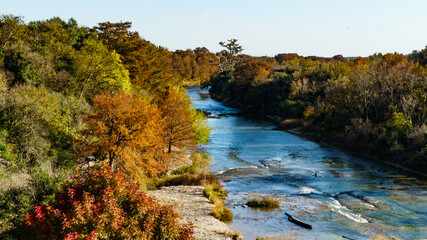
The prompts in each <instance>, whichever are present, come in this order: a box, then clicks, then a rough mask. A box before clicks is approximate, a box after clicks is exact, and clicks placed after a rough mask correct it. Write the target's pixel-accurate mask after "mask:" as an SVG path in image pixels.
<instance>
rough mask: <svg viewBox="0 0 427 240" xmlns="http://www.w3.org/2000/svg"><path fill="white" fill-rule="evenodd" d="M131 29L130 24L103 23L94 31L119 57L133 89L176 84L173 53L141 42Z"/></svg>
mask: <svg viewBox="0 0 427 240" xmlns="http://www.w3.org/2000/svg"><path fill="white" fill-rule="evenodd" d="M131 26H132V23H131V22H124V23H123V22H120V23H110V22H104V23H99V25H98V27H95V28H94V29H93V31H95V32H96V33H97V34H98V36H99V39H101V40H102V41H103V43H104V44H105V45H106V46H107V47H108V49H109V50H114V51H116V52H117V53H118V54H120V56H121V60H122V62H123V64H124V65H125V67H126V69H127V70H129V76H130V80H131V82H132V84H133V85H134V86H137V87H141V88H145V89H151V90H154V91H161V90H162V89H163V88H164V87H165V86H166V85H168V83H170V82H172V81H174V79H173V76H172V70H171V65H172V64H171V60H172V58H171V55H172V53H171V52H169V51H167V49H165V48H162V47H157V46H155V45H154V44H152V43H151V42H149V41H146V40H144V39H142V38H141V37H140V36H139V34H138V33H137V32H131V31H129V29H130V27H131Z"/></svg>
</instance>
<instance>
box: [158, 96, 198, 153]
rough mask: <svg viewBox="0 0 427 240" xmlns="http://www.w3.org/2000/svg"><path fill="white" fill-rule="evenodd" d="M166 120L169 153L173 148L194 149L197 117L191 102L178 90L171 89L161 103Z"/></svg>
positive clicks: (165, 137) (166, 138) (165, 138)
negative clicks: (193, 112)
mask: <svg viewBox="0 0 427 240" xmlns="http://www.w3.org/2000/svg"><path fill="white" fill-rule="evenodd" d="M160 109H161V110H162V115H163V118H164V120H165V135H164V140H165V143H166V146H167V149H168V150H167V152H168V153H171V152H172V148H173V147H176V148H185V147H186V148H192V147H194V146H195V142H196V135H195V131H194V128H193V123H194V121H195V116H194V114H192V112H191V101H190V99H189V98H188V97H187V96H185V95H184V94H183V93H182V92H180V91H179V89H178V88H169V89H168V90H167V91H166V96H165V98H164V99H163V101H162V102H161V103H160Z"/></svg>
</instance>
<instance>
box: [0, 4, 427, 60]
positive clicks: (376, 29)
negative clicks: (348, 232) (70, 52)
mask: <svg viewBox="0 0 427 240" xmlns="http://www.w3.org/2000/svg"><path fill="white" fill-rule="evenodd" d="M0 14H12V15H15V16H22V17H23V19H24V21H25V22H27V23H28V22H30V21H36V20H46V19H50V18H52V17H60V18H62V19H63V20H68V19H70V18H74V19H75V20H76V21H77V22H78V24H80V25H81V26H86V27H93V26H96V25H97V24H98V23H100V22H106V21H110V22H120V21H123V22H125V21H130V22H132V31H137V32H139V34H140V36H142V37H143V38H144V39H146V40H148V41H150V42H152V43H154V44H156V45H160V46H163V47H166V48H168V49H169V50H171V51H175V50H176V49H194V48H196V47H207V48H208V49H209V50H210V51H212V52H217V51H220V50H222V48H221V46H220V45H219V44H218V43H219V42H220V41H226V40H228V39H232V38H236V39H238V42H239V43H240V45H241V46H243V48H244V52H243V53H245V54H248V55H252V56H274V55H276V54H279V53H298V54H299V55H302V56H311V55H316V56H322V57H332V56H334V55H337V54H342V55H343V56H345V57H354V56H369V55H372V54H374V53H389V52H399V53H403V54H408V53H411V52H412V51H413V50H421V49H424V48H425V47H426V46H427V31H426V30H427V29H426V23H427V0H257V1H255V0H139V1H138V0H115V1H111V0H85V1H83V0H73V1H71V0H68V1H62V0H37V1H35V0H13V1H12V0H0Z"/></svg>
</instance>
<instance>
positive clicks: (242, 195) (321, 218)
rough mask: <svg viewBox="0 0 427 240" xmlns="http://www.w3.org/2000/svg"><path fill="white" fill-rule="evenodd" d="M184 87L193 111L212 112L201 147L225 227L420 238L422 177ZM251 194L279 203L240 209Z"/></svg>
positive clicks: (254, 233) (258, 233)
mask: <svg viewBox="0 0 427 240" xmlns="http://www.w3.org/2000/svg"><path fill="white" fill-rule="evenodd" d="M187 91H188V94H189V96H190V98H191V100H192V101H193V104H194V106H195V107H196V108H197V109H199V110H203V111H205V112H209V113H211V117H210V118H209V119H208V124H209V126H211V127H212V130H211V139H210V142H209V144H208V145H206V146H202V147H201V149H200V150H201V151H205V152H207V153H208V154H209V155H210V156H211V157H212V158H213V160H212V164H211V171H212V172H214V173H217V174H218V175H219V176H220V179H221V180H222V181H223V184H224V185H225V187H224V188H225V189H226V190H227V191H228V192H229V197H228V199H227V201H226V204H227V206H228V207H229V208H230V209H231V211H232V213H233V214H234V219H233V221H232V223H230V225H229V226H230V228H231V229H233V230H237V231H240V232H242V235H243V236H244V238H245V239H255V238H256V237H262V238H264V237H279V239H290V238H291V237H292V239H347V238H351V239H369V238H370V237H376V236H383V237H386V238H385V239H387V238H390V239H391V238H393V237H394V238H396V239H424V238H427V180H426V179H423V178H420V177H416V176H413V175H412V174H410V173H407V172H404V171H402V170H398V169H395V168H392V167H389V166H387V165H384V164H381V163H377V162H373V161H370V160H367V159H363V158H360V157H356V156H353V155H350V154H348V153H346V152H344V151H342V150H340V149H337V148H335V147H332V146H328V145H324V144H321V143H317V142H312V141H309V140H307V139H304V138H302V137H299V136H297V135H294V134H291V133H288V132H284V131H277V130H275V125H274V124H272V123H270V122H268V121H260V120H251V119H247V118H244V117H241V116H235V115H234V114H233V113H237V112H238V110H237V109H233V108H230V107H226V106H224V105H222V104H221V103H220V102H218V101H215V100H213V99H211V98H210V97H209V95H208V94H207V91H206V90H202V89H200V88H198V87H193V88H188V89H187ZM254 194H257V195H260V196H262V195H264V194H274V195H275V197H277V198H278V199H280V201H281V207H280V209H279V210H274V211H259V210H255V209H251V208H245V207H243V205H244V203H245V202H246V200H247V199H248V198H250V197H251V196H253V195H254ZM284 212H287V213H289V214H291V215H293V216H295V217H296V218H298V219H300V220H303V221H304V222H307V223H310V224H312V226H313V229H311V230H308V229H304V228H301V227H299V226H297V225H295V224H293V223H291V222H289V221H288V220H287V217H286V216H285V215H284ZM280 237H281V238H280Z"/></svg>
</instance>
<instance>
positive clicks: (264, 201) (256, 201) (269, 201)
mask: <svg viewBox="0 0 427 240" xmlns="http://www.w3.org/2000/svg"><path fill="white" fill-rule="evenodd" d="M246 205H247V206H249V207H252V208H260V209H264V210H272V209H275V208H280V200H279V199H277V198H275V197H274V196H263V197H261V196H259V195H258V194H255V195H254V197H253V198H251V199H249V200H248V201H247V202H246Z"/></svg>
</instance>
